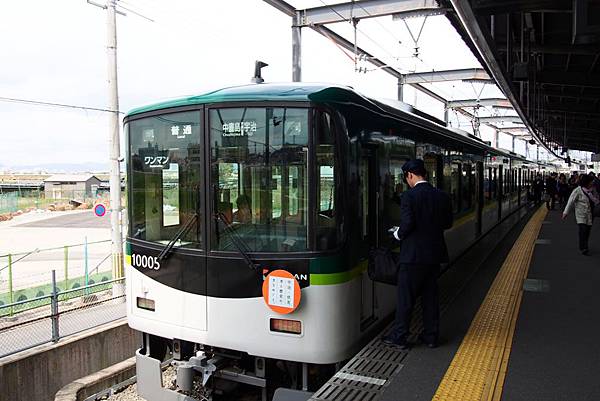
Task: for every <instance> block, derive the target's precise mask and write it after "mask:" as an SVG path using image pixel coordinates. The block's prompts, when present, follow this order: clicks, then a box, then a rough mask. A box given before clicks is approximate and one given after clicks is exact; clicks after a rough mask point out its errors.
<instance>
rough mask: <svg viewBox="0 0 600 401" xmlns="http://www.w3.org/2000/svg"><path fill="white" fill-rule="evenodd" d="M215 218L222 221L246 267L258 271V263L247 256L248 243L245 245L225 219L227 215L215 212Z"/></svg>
mask: <svg viewBox="0 0 600 401" xmlns="http://www.w3.org/2000/svg"><path fill="white" fill-rule="evenodd" d="M215 218H216V219H217V220H221V221H222V222H223V225H224V226H225V231H227V233H228V234H229V236H230V237H231V242H232V243H233V245H234V246H235V248H236V249H237V251H238V252H239V254H240V255H242V258H243V259H244V261H245V262H246V265H248V267H249V268H250V269H252V270H254V271H255V272H258V265H257V264H256V263H254V262H253V261H252V259H250V256H248V251H249V249H248V245H246V243H245V242H244V240H243V239H242V238H240V236H239V235H238V234H237V233H236V232H235V230H234V229H233V227H232V226H231V223H230V222H229V221H228V220H227V217H225V215H224V214H223V213H222V212H217V213H215ZM217 232H218V228H217Z"/></svg>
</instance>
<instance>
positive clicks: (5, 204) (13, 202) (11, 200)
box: [0, 192, 19, 214]
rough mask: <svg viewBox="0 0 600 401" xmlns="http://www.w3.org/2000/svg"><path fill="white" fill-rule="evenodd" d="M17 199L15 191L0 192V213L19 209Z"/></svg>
mask: <svg viewBox="0 0 600 401" xmlns="http://www.w3.org/2000/svg"><path fill="white" fill-rule="evenodd" d="M18 200H19V196H18V194H17V193H16V192H9V193H6V194H0V214H4V213H10V212H16V211H17V210H18V209H19V205H18Z"/></svg>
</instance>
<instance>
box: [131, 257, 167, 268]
mask: <svg viewBox="0 0 600 401" xmlns="http://www.w3.org/2000/svg"><path fill="white" fill-rule="evenodd" d="M131 264H132V265H133V266H135V267H143V268H145V269H152V270H158V269H160V262H159V261H158V257H157V256H147V255H138V254H136V253H134V254H133V255H131Z"/></svg>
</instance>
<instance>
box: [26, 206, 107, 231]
mask: <svg viewBox="0 0 600 401" xmlns="http://www.w3.org/2000/svg"><path fill="white" fill-rule="evenodd" d="M15 227H32V228H110V217H109V215H108V214H105V215H104V216H102V217H97V216H96V215H95V214H94V212H93V211H92V210H89V211H86V212H83V213H74V214H65V215H62V216H56V217H51V218H49V219H45V220H39V221H33V222H31V223H24V224H19V225H17V226H15Z"/></svg>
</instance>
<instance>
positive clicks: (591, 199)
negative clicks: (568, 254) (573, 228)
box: [562, 174, 599, 255]
mask: <svg viewBox="0 0 600 401" xmlns="http://www.w3.org/2000/svg"><path fill="white" fill-rule="evenodd" d="M593 182H594V180H593V178H592V177H590V176H589V175H587V174H584V175H582V176H581V177H580V178H579V186H578V187H577V188H575V189H574V190H573V192H571V196H569V201H568V202H567V206H566V207H565V210H564V211H563V215H562V218H563V220H564V219H565V218H566V217H567V215H568V214H569V213H570V212H571V210H572V209H575V220H576V221H577V225H578V226H579V251H580V252H581V253H582V254H583V255H587V254H588V253H589V248H588V241H589V238H590V232H591V230H592V221H593V217H592V207H593V205H592V203H598V202H599V200H598V199H597V197H596V194H594V192H593V191H592V186H593Z"/></svg>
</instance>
